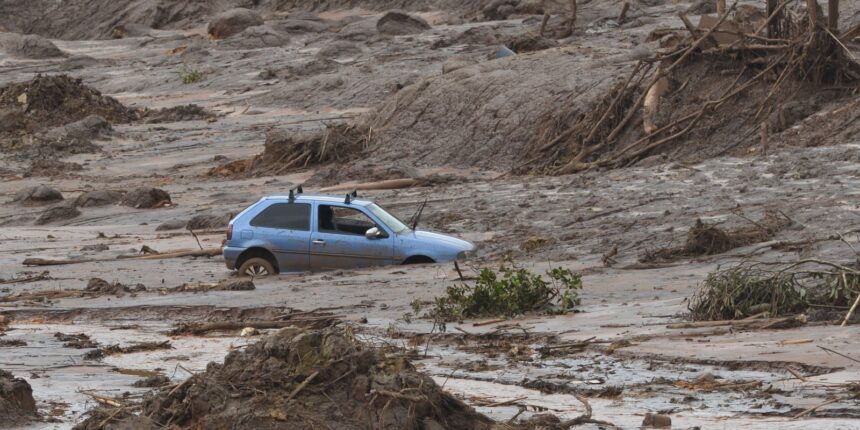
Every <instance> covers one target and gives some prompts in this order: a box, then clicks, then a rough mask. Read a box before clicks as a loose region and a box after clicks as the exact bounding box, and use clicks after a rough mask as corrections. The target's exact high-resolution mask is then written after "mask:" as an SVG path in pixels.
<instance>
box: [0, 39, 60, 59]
mask: <svg viewBox="0 0 860 430" xmlns="http://www.w3.org/2000/svg"><path fill="white" fill-rule="evenodd" d="M0 50H2V51H3V52H5V53H7V54H9V55H11V56H13V57H18V58H29V59H43V58H58V57H64V56H65V55H66V54H64V53H63V51H61V50H60V48H57V45H54V42H51V41H50V40H48V39H45V38H44V37H42V36H39V35H35V34H18V33H0Z"/></svg>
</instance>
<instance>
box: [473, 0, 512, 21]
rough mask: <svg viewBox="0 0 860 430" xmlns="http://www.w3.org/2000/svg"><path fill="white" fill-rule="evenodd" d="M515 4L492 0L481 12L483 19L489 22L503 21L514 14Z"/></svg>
mask: <svg viewBox="0 0 860 430" xmlns="http://www.w3.org/2000/svg"><path fill="white" fill-rule="evenodd" d="M516 4H517V1H516V0H493V1H491V2H490V3H489V4H488V5H487V6H485V7H484V9H483V10H482V11H481V12H482V13H483V15H484V19H487V20H490V21H500V20H505V19H508V17H509V16H511V15H512V14H513V13H514V12H516V6H515V5H516Z"/></svg>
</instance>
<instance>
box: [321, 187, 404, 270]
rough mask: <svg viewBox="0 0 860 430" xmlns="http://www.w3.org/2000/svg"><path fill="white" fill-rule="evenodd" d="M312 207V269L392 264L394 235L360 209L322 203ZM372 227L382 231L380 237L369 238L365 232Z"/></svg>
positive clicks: (358, 207)
mask: <svg viewBox="0 0 860 430" xmlns="http://www.w3.org/2000/svg"><path fill="white" fill-rule="evenodd" d="M315 206H316V207H315V216H314V230H313V233H312V234H311V251H310V266H311V269H313V270H323V269H342V268H356V267H370V266H378V265H383V264H391V263H392V261H393V258H394V237H393V235H392V234H391V232H389V231H387V230H386V229H384V227H383V226H382V225H381V223H379V222H377V220H376V219H375V218H373V217H372V215H370V214H369V213H367V212H366V211H364V210H363V208H362V207H360V206H349V205H346V204H332V203H323V202H318V203H317V204H316V205H315ZM372 227H376V228H378V229H379V230H380V231H381V232H383V233H382V236H381V237H378V238H374V239H368V238H367V237H366V236H365V232H366V231H367V230H368V229H370V228H372Z"/></svg>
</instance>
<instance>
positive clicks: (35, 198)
mask: <svg viewBox="0 0 860 430" xmlns="http://www.w3.org/2000/svg"><path fill="white" fill-rule="evenodd" d="M61 200H63V194H62V193H60V192H59V191H57V190H55V189H53V188H51V187H49V186H47V185H37V186H35V187H30V188H26V189H23V190H21V191H18V192H17V193H15V196H14V197H12V201H13V202H17V203H20V204H23V205H44V204H48V203H55V202H58V201H61Z"/></svg>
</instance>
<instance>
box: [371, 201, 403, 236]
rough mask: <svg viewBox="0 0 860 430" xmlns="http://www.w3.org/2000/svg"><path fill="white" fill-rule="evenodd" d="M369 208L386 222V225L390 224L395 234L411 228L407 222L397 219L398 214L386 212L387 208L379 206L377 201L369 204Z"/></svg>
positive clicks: (389, 226)
mask: <svg viewBox="0 0 860 430" xmlns="http://www.w3.org/2000/svg"><path fill="white" fill-rule="evenodd" d="M367 208H368V209H369V210H370V212H372V213H373V214H374V215H376V217H377V218H379V220H380V221H382V223H383V224H385V225H386V226H388V228H390V229H391V230H392V231H394V233H395V234H400V233H402V232H403V231H406V230H409V227H407V226H406V224H405V223H403V221H400V220H399V219H397V217H396V216H394V215H391V214H390V213H388V212H386V211H385V209H382V208H381V207H379V206H377V205H376V203H371V204H369V205H368V206H367Z"/></svg>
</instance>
